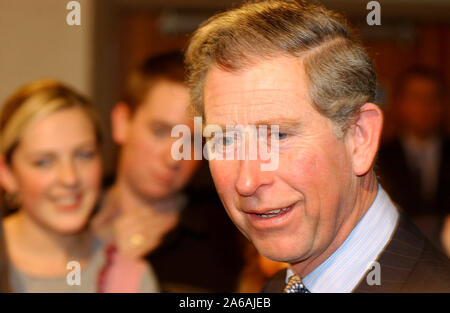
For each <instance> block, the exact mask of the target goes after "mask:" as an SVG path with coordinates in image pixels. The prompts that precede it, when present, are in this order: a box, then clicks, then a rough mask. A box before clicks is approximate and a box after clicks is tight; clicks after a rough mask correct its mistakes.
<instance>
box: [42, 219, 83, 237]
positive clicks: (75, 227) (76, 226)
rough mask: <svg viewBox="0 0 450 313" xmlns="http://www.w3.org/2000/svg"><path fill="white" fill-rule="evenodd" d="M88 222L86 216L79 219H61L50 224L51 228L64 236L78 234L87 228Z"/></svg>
mask: <svg viewBox="0 0 450 313" xmlns="http://www.w3.org/2000/svg"><path fill="white" fill-rule="evenodd" d="M87 226H88V222H87V219H86V218H83V219H80V220H78V221H74V220H71V221H59V222H56V223H54V224H53V225H50V227H51V229H52V230H53V231H54V232H56V233H58V234H60V235H64V236H70V235H76V234H78V233H81V232H82V231H84V230H85V229H87Z"/></svg>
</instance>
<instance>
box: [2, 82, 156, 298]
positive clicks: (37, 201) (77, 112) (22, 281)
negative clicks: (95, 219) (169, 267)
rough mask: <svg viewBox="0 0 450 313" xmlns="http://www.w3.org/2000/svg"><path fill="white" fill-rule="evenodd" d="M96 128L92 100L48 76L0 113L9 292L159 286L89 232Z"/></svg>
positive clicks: (97, 174)
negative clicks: (14, 209) (10, 210)
mask: <svg viewBox="0 0 450 313" xmlns="http://www.w3.org/2000/svg"><path fill="white" fill-rule="evenodd" d="M100 141H101V136H100V126H99V122H98V119H97V115H96V113H95V111H94V109H93V107H92V106H91V104H90V103H89V102H88V101H87V100H86V99H85V98H84V97H82V96H81V95H79V94H77V93H76V92H74V91H73V90H71V89H70V88H68V87H66V86H64V85H63V84H61V83H59V82H57V81H53V80H40V81H36V82H33V83H30V84H28V85H26V86H24V87H23V88H21V89H20V90H18V91H17V92H16V93H15V94H14V95H12V96H11V98H10V99H9V100H7V101H6V103H4V104H3V106H2V110H1V112H0V186H1V187H2V189H3V193H4V195H3V196H2V198H3V199H2V200H4V201H3V202H5V203H4V205H5V206H8V207H9V208H11V207H17V210H16V211H15V212H13V213H11V214H10V215H8V216H7V217H6V218H5V219H4V222H3V226H4V232H5V242H6V246H7V254H8V258H9V267H8V273H9V283H10V288H11V290H12V291H14V292H108V291H123V292H134V291H146V292H155V291H157V290H158V287H157V283H156V280H155V279H154V275H153V274H152V272H151V270H150V269H149V267H147V266H146V265H144V264H138V263H136V262H135V261H129V260H127V259H124V258H122V257H121V256H120V255H118V254H117V253H115V250H114V247H104V246H102V244H101V243H100V241H98V240H96V239H95V238H94V237H93V236H92V235H91V233H90V232H89V230H88V227H87V225H88V222H89V219H90V216H91V214H92V212H93V210H94V207H95V204H96V202H97V198H98V195H99V190H100V188H101V177H102V164H101V157H100V152H99V145H100Z"/></svg>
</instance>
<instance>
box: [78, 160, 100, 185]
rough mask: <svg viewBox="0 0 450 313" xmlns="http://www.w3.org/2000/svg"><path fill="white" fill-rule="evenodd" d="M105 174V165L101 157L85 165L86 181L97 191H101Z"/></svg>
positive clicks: (84, 175) (84, 178) (84, 174)
mask: <svg viewBox="0 0 450 313" xmlns="http://www.w3.org/2000/svg"><path fill="white" fill-rule="evenodd" d="M102 175H103V167H102V163H101V161H100V159H97V160H95V161H93V162H92V163H91V164H89V165H88V166H85V167H83V180H84V183H85V184H86V185H87V186H88V187H89V188H90V189H91V190H92V191H95V192H98V191H99V188H100V185H101V181H102Z"/></svg>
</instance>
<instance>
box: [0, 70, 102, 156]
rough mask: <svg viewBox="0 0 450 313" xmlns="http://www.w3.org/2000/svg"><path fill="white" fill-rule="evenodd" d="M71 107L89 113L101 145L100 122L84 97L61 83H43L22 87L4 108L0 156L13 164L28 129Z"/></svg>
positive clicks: (0, 131)
mask: <svg viewBox="0 0 450 313" xmlns="http://www.w3.org/2000/svg"><path fill="white" fill-rule="evenodd" d="M72 107H79V108H81V109H83V111H84V112H86V114H87V116H88V117H89V119H90V120H91V121H92V124H93V126H94V128H95V132H96V137H97V141H98V142H99V143H100V141H101V126H100V119H99V117H98V115H97V113H96V111H95V109H94V107H93V106H92V104H91V103H90V102H89V101H88V100H87V99H86V98H85V97H84V96H82V95H80V94H79V93H77V92H76V91H74V90H72V89H71V88H69V87H67V86H66V85H64V84H63V83H61V82H59V81H56V80H51V79H41V80H37V81H34V82H31V83H29V84H27V85H25V86H23V87H21V88H20V89H19V90H17V91H16V92H15V93H14V94H13V95H12V96H11V97H10V98H9V99H8V100H6V102H5V103H4V104H3V105H2V107H1V111H0V155H3V156H4V157H5V159H6V161H7V162H10V161H11V156H12V154H13V152H14V150H15V148H16V147H17V145H18V144H19V142H20V139H21V137H22V135H23V134H24V132H25V131H26V129H28V128H29V127H30V126H31V125H32V124H35V123H36V122H38V121H39V120H42V119H43V118H45V117H47V116H49V115H50V114H52V113H54V112H56V111H59V110H62V109H67V108H72Z"/></svg>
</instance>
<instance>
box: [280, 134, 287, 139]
mask: <svg viewBox="0 0 450 313" xmlns="http://www.w3.org/2000/svg"><path fill="white" fill-rule="evenodd" d="M287 137H288V134H286V133H278V139H286V138H287Z"/></svg>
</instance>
